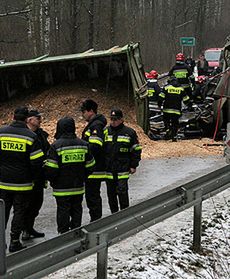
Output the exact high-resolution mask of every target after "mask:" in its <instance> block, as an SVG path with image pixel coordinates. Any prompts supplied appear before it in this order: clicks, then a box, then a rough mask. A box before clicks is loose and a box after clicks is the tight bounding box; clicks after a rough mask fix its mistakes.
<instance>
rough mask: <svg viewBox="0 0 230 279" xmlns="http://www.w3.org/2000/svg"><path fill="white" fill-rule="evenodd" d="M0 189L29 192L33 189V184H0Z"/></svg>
mask: <svg viewBox="0 0 230 279" xmlns="http://www.w3.org/2000/svg"><path fill="white" fill-rule="evenodd" d="M0 189H3V190H9V191H30V190H32V189H33V183H32V182H30V183H24V184H16V183H6V182H0Z"/></svg>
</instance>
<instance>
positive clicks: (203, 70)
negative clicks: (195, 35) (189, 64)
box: [197, 53, 208, 76]
mask: <svg viewBox="0 0 230 279" xmlns="http://www.w3.org/2000/svg"><path fill="white" fill-rule="evenodd" d="M197 70H198V76H207V75H208V61H207V60H206V59H205V56H204V54H203V53H202V54H200V56H199V59H198V62H197Z"/></svg>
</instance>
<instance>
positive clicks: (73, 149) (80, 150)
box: [57, 145, 88, 155]
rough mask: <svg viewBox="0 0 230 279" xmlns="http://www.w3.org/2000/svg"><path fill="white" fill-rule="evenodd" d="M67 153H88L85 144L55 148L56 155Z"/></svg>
mask: <svg viewBox="0 0 230 279" xmlns="http://www.w3.org/2000/svg"><path fill="white" fill-rule="evenodd" d="M69 153H88V147H87V146H82V145H79V146H65V147H61V148H58V149H57V154H58V155H63V154H69Z"/></svg>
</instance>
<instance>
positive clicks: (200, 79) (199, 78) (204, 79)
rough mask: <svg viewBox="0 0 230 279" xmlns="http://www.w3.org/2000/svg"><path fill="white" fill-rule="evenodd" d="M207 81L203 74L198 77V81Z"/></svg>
mask: <svg viewBox="0 0 230 279" xmlns="http://www.w3.org/2000/svg"><path fill="white" fill-rule="evenodd" d="M205 81H206V76H204V75H202V76H198V77H197V82H198V83H204V82H205Z"/></svg>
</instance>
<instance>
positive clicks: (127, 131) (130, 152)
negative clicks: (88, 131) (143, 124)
mask: <svg viewBox="0 0 230 279" xmlns="http://www.w3.org/2000/svg"><path fill="white" fill-rule="evenodd" d="M104 134H105V143H104V149H105V162H106V178H107V179H128V178H129V171H130V168H136V167H137V166H138V165H139V161H140V160H141V146H140V144H139V141H138V137H137V134H136V132H135V131H134V130H133V129H132V128H130V127H127V126H125V125H124V124H121V125H119V126H118V127H116V128H113V127H112V126H109V127H107V128H106V129H105V130H104Z"/></svg>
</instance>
